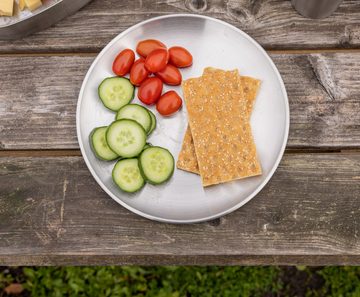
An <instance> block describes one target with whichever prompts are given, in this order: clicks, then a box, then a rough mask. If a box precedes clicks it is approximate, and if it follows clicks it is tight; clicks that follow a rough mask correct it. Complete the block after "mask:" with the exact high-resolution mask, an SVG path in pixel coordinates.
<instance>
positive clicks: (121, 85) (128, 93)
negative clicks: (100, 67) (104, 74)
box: [98, 76, 135, 111]
mask: <svg viewBox="0 0 360 297" xmlns="http://www.w3.org/2000/svg"><path fill="white" fill-rule="evenodd" d="M134 89H135V88H134V86H133V85H132V84H131V82H130V81H129V80H128V79H127V78H124V77H117V76H115V77H108V78H105V79H104V80H103V81H102V82H101V84H100V85H99V89H98V93H99V97H100V99H101V101H102V103H103V104H104V105H105V107H107V108H108V109H110V110H112V111H118V110H119V109H120V108H121V107H123V106H124V105H126V104H128V103H129V102H130V101H131V100H132V99H133V98H134Z"/></svg>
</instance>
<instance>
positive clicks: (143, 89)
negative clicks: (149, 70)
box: [138, 77, 163, 105]
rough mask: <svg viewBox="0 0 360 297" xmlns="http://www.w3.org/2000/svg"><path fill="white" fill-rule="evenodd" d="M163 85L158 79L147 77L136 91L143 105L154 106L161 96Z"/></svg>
mask: <svg viewBox="0 0 360 297" xmlns="http://www.w3.org/2000/svg"><path fill="white" fill-rule="evenodd" d="M162 88H163V83H162V81H161V79H160V78H158V77H149V78H147V79H145V80H144V81H143V83H142V84H141V85H140V88H139V90H138V97H139V99H140V100H141V102H143V103H145V104H148V105H150V104H154V103H155V102H156V101H158V99H159V98H160V96H161V92H162Z"/></svg>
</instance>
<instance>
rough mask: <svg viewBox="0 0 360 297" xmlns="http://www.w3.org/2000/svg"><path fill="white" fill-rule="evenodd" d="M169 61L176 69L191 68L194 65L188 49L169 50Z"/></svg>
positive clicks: (179, 47)
mask: <svg viewBox="0 0 360 297" xmlns="http://www.w3.org/2000/svg"><path fill="white" fill-rule="evenodd" d="M169 56H170V57H169V61H170V63H171V64H173V65H174V66H176V67H180V68H182V67H189V66H191V65H192V61H193V57H192V55H191V54H190V53H189V51H188V50H187V49H186V48H183V47H181V46H173V47H171V48H170V49H169Z"/></svg>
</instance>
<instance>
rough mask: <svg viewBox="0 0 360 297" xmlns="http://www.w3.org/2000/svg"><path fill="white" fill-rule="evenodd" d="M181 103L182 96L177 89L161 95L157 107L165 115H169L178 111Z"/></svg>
mask: <svg viewBox="0 0 360 297" xmlns="http://www.w3.org/2000/svg"><path fill="white" fill-rule="evenodd" d="M181 105H182V100H181V98H180V96H179V95H178V94H177V93H176V92H175V91H168V92H166V93H165V94H163V95H162V96H161V97H160V99H159V100H158V102H157V103H156V109H157V111H158V112H159V113H160V114H162V115H163V116H169V115H171V114H173V113H174V112H176V111H178V110H179V109H180V107H181Z"/></svg>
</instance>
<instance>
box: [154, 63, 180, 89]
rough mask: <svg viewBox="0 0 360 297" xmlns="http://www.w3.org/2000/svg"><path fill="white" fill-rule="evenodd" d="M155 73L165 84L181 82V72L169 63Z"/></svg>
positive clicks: (176, 84) (173, 84) (178, 83)
mask: <svg viewBox="0 0 360 297" xmlns="http://www.w3.org/2000/svg"><path fill="white" fill-rule="evenodd" d="M155 75H156V76H157V77H159V78H160V79H161V80H162V81H163V82H164V83H165V84H167V85H171V86H178V85H180V84H181V80H182V77H181V73H180V71H179V69H177V68H176V67H175V66H173V65H171V64H167V65H166V67H165V68H164V69H163V70H161V71H159V72H156V73H155Z"/></svg>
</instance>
